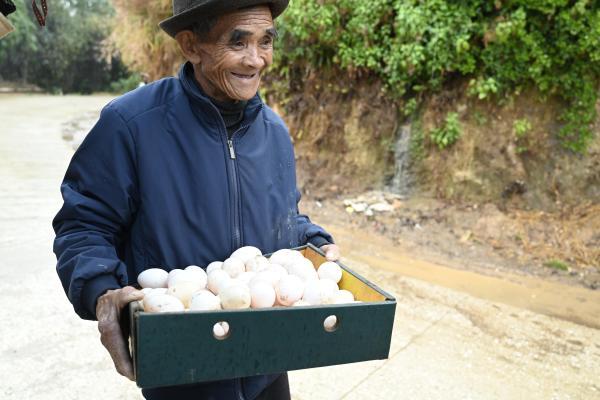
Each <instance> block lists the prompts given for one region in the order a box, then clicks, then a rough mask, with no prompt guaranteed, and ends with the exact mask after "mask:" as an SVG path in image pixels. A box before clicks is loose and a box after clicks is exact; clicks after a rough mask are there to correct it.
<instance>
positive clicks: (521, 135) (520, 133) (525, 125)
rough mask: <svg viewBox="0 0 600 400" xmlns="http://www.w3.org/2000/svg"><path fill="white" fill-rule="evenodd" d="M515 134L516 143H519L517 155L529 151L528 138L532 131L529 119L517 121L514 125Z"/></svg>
mask: <svg viewBox="0 0 600 400" xmlns="http://www.w3.org/2000/svg"><path fill="white" fill-rule="evenodd" d="M513 130H514V132H515V141H516V143H517V153H523V152H525V151H527V150H529V145H528V140H527V136H528V133H529V131H531V122H529V120H528V119H527V118H523V119H517V120H515V122H514V123H513Z"/></svg>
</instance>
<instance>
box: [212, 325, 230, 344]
mask: <svg viewBox="0 0 600 400" xmlns="http://www.w3.org/2000/svg"><path fill="white" fill-rule="evenodd" d="M230 334H231V331H230V330H229V324H228V323H227V321H219V322H217V323H216V324H214V325H213V336H214V337H215V339H217V340H225V339H227V338H228V337H229V335H230Z"/></svg>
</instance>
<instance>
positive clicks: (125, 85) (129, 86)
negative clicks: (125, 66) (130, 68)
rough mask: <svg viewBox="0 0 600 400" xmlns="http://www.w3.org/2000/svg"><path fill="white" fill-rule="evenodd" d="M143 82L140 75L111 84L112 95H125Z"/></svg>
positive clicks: (133, 75)
mask: <svg viewBox="0 0 600 400" xmlns="http://www.w3.org/2000/svg"><path fill="white" fill-rule="evenodd" d="M141 81H142V78H141V76H140V74H136V73H134V74H131V75H130V76H128V77H125V78H121V79H119V80H118V81H116V82H113V83H111V84H110V91H111V92H112V93H117V94H123V93H127V92H129V91H132V90H133V89H135V88H137V87H138V86H139V84H140V82H141Z"/></svg>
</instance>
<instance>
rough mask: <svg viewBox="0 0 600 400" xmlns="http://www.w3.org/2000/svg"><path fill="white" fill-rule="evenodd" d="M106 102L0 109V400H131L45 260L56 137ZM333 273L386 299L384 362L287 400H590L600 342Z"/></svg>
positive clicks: (62, 158)
mask: <svg viewBox="0 0 600 400" xmlns="http://www.w3.org/2000/svg"><path fill="white" fill-rule="evenodd" d="M107 101H108V98H106V97H101V96H94V97H76V96H65V97H51V96H41V95H31V96H30V95H0V185H1V189H0V304H1V305H2V312H1V314H0V315H1V318H2V319H1V321H2V322H1V323H0V382H2V383H1V384H0V398H2V399H5V400H12V399H14V400H22V399H86V400H93V399H103V400H104V399H141V396H140V395H139V391H138V390H137V389H136V387H135V385H134V384H133V383H130V382H128V381H126V380H125V379H123V378H121V377H119V376H118V375H117V374H116V373H115V372H114V371H113V367H112V363H111V361H110V358H109V356H108V354H107V353H106V352H105V351H104V350H103V348H102V347H101V346H100V342H99V335H98V332H97V330H96V325H95V324H94V323H92V322H87V321H81V320H79V319H78V318H77V317H76V316H75V314H74V313H73V312H72V309H71V307H70V304H68V302H67V301H66V298H65V296H64V294H63V291H62V288H61V286H60V284H59V281H58V278H57V276H56V274H55V271H54V264H55V258H54V255H53V254H52V251H51V249H52V239H53V232H52V229H51V226H50V221H51V219H52V217H53V216H54V214H55V213H56V211H57V210H58V208H59V206H60V204H61V199H60V194H59V190H58V188H59V183H60V181H61V179H62V176H63V174H64V171H65V168H66V166H67V163H68V160H69V159H70V157H71V155H72V149H71V148H70V146H69V144H67V143H66V142H65V141H63V140H62V139H61V130H62V129H63V128H62V126H63V125H62V124H63V123H64V122H65V121H67V120H70V119H72V118H74V117H77V116H78V115H81V114H83V113H88V112H90V111H92V112H94V111H96V112H97V111H98V110H99V109H100V107H101V106H102V105H103V104H105V103H106V102H107ZM345 261H346V262H347V264H348V265H349V266H351V267H353V268H354V269H355V270H356V271H358V272H359V273H361V274H363V275H364V276H366V277H367V278H369V279H371V280H373V281H374V282H377V283H378V284H379V285H380V286H382V287H383V288H385V289H386V290H388V291H389V292H391V293H393V294H394V295H395V296H396V297H397V299H398V308H397V313H396V321H395V327H394V333H393V340H392V348H391V352H390V358H389V359H388V360H385V361H372V362H366V363H360V364H350V365H343V366H337V367H329V368H319V369H312V370H304V371H295V372H292V373H290V379H291V387H292V393H293V396H294V399H297V400H319V399H323V400H326V399H356V400H358V399H363V400H376V399H440V400H441V399H443V400H450V399H528V400H533V399H544V400H545V399H582V400H589V399H600V378H599V376H600V331H599V330H597V329H592V328H588V327H584V326H580V325H576V324H573V323H571V322H567V321H563V320H559V319H555V318H552V317H548V316H545V315H541V314H536V313H533V312H530V311H526V310H522V309H518V308H514V307H510V306H507V305H503V304H500V303H492V302H489V301H484V300H480V299H478V298H475V297H472V296H470V295H467V294H464V293H461V292H457V291H452V290H449V289H445V288H442V287H439V286H435V285H432V284H429V283H426V282H423V281H419V280H415V279H409V278H406V277H403V276H401V275H399V274H397V273H393V272H389V271H382V270H375V269H373V268H372V267H371V266H369V265H367V264H364V263H360V262H358V261H356V260H352V259H348V260H345ZM598 318H600V316H598ZM373 328H374V329H376V328H377V327H373Z"/></svg>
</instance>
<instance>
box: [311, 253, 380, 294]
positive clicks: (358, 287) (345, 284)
mask: <svg viewBox="0 0 600 400" xmlns="http://www.w3.org/2000/svg"><path fill="white" fill-rule="evenodd" d="M302 254H303V255H304V257H306V258H308V259H309V260H310V261H311V262H312V263H313V265H314V266H315V268H319V265H321V264H323V263H324V262H325V261H327V259H326V258H325V257H323V256H322V255H320V254H319V253H317V252H316V251H314V250H313V249H311V248H310V247H307V248H305V249H303V250H302ZM338 286H339V287H340V289H345V290H348V291H350V292H351V293H352V294H353V295H354V298H355V299H356V300H360V301H384V300H385V296H384V295H382V294H381V293H379V292H378V291H377V290H375V289H373V288H371V287H369V286H368V285H367V284H366V283H364V282H363V281H361V280H360V279H359V278H357V277H356V276H354V275H353V274H351V273H350V272H348V271H346V270H345V269H343V268H342V280H340V282H339V283H338Z"/></svg>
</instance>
